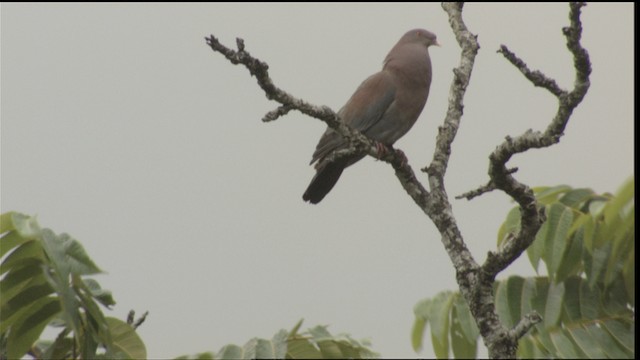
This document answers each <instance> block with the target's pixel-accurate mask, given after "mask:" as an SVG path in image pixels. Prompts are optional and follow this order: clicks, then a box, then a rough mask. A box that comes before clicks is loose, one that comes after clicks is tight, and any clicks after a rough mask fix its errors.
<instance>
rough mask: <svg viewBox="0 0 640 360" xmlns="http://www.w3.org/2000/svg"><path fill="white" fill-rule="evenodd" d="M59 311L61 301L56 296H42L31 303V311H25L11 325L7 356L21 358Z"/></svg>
mask: <svg viewBox="0 0 640 360" xmlns="http://www.w3.org/2000/svg"><path fill="white" fill-rule="evenodd" d="M59 312H60V303H59V302H58V301H57V300H56V299H54V298H50V297H45V298H41V299H39V300H38V301H36V302H35V303H33V304H31V306H29V311H26V312H24V313H23V316H22V317H21V318H20V319H17V320H16V321H14V323H13V326H12V327H11V331H10V332H9V337H8V339H7V358H9V359H19V358H21V357H22V356H23V355H24V354H25V353H26V352H27V351H28V350H29V348H30V347H31V345H33V343H35V341H36V340H37V339H38V337H40V334H41V333H42V331H43V330H44V328H45V326H47V324H48V323H49V322H50V321H51V319H53V318H54V317H55V316H56V314H58V313H59Z"/></svg>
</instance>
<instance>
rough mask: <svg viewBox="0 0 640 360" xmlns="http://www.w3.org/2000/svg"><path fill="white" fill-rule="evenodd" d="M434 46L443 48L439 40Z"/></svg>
mask: <svg viewBox="0 0 640 360" xmlns="http://www.w3.org/2000/svg"><path fill="white" fill-rule="evenodd" d="M433 45H435V46H437V47H442V44H440V43H439V42H438V40H436V43H435V44H433Z"/></svg>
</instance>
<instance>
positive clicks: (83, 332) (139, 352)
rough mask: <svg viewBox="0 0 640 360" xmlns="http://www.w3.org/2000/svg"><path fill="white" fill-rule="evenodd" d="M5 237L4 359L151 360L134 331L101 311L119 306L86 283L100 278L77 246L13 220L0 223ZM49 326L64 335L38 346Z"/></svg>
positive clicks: (1, 246) (0, 329)
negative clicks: (148, 359) (93, 277)
mask: <svg viewBox="0 0 640 360" xmlns="http://www.w3.org/2000/svg"><path fill="white" fill-rule="evenodd" d="M0 234H2V235H1V237H0V257H2V263H1V264H0V274H1V275H2V280H0V293H2V298H1V299H0V320H1V322H0V358H9V359H15V358H21V357H23V356H24V355H25V354H27V353H30V354H31V355H32V356H33V357H36V358H96V357H107V358H124V359H127V358H145V357H146V350H145V347H144V343H143V342H142V340H141V339H140V338H139V337H138V335H137V334H136V332H135V331H134V330H133V328H132V327H131V326H130V325H128V324H127V323H125V322H123V321H120V320H118V319H116V318H111V317H105V316H104V314H103V313H102V310H101V309H100V306H99V305H98V303H100V304H102V306H104V307H107V308H109V307H110V306H112V305H114V304H115V301H114V299H113V297H112V296H111V293H110V292H109V291H107V290H104V289H102V288H101V287H100V284H99V283H98V282H97V281H96V280H94V279H91V278H88V277H87V276H88V275H94V274H97V273H100V272H101V270H100V268H98V267H97V266H96V264H95V263H94V262H93V261H92V260H91V258H90V257H89V256H88V255H87V253H86V252H85V250H84V248H83V247H82V245H81V244H80V243H79V242H78V241H77V240H75V239H73V238H72V237H70V236H69V235H67V234H60V235H57V234H55V233H54V232H53V231H51V230H49V229H46V228H40V226H39V225H38V223H37V221H36V219H35V218H33V217H29V216H26V215H23V214H19V213H15V212H9V213H5V214H2V215H1V216H0ZM47 326H55V327H58V328H60V332H59V335H58V336H57V337H56V339H55V340H53V341H37V340H38V339H39V337H40V335H41V334H42V332H43V330H44V329H45V327H47ZM99 349H101V350H100V351H99Z"/></svg>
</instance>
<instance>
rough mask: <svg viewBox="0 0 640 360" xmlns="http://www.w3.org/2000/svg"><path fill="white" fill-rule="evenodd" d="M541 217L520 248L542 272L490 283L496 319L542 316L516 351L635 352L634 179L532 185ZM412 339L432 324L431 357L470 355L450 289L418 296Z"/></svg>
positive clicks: (470, 338) (461, 313)
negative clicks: (608, 188)
mask: <svg viewBox="0 0 640 360" xmlns="http://www.w3.org/2000/svg"><path fill="white" fill-rule="evenodd" d="M534 191H535V193H536V197H537V199H538V201H539V204H540V205H541V206H544V207H545V213H546V214H547V221H546V222H545V223H544V224H543V226H542V228H541V229H540V231H539V232H538V234H537V235H536V239H535V241H534V243H533V244H532V245H531V246H530V247H529V249H527V255H528V257H529V260H530V262H531V265H532V266H533V267H534V269H536V271H538V267H539V264H540V261H541V260H542V262H544V264H545V266H546V270H547V276H538V277H531V278H523V277H519V276H513V277H510V278H508V279H506V280H502V281H499V282H497V283H496V284H495V294H494V297H495V304H496V310H497V311H498V315H499V316H500V319H501V321H502V322H503V323H504V324H505V325H506V326H507V327H514V326H515V325H516V324H517V323H518V322H519V321H520V319H521V318H522V317H523V316H524V315H526V314H528V313H529V312H531V311H532V310H535V311H537V312H538V313H539V314H540V315H542V317H543V321H542V322H541V323H539V324H537V325H536V326H535V327H534V328H533V329H532V330H531V331H530V332H529V333H528V334H527V335H526V336H524V337H523V338H521V339H520V342H519V347H518V357H522V358H541V357H544V358H549V357H551V358H604V357H610V358H633V357H634V356H635V342H634V335H635V334H634V332H635V217H634V216H635V202H634V180H633V179H631V180H630V181H628V182H627V183H625V184H624V185H623V186H622V188H621V189H620V190H619V191H618V193H617V195H616V196H615V197H614V196H611V195H610V194H604V195H598V194H595V193H594V192H593V191H592V190H590V189H572V188H570V187H569V186H566V185H562V186H556V187H544V188H538V189H534ZM519 227H520V211H519V209H518V208H517V207H516V208H514V209H512V210H511V211H510V212H509V214H508V215H507V218H506V220H505V222H504V223H503V224H502V226H501V227H500V230H499V231H498V245H501V244H502V243H503V242H504V241H505V240H506V239H507V238H508V237H509V234H510V233H514V232H516V231H518V230H519ZM414 312H415V315H416V318H415V322H414V327H413V332H412V344H413V347H414V349H415V350H416V351H420V349H421V348H422V339H423V337H424V332H425V330H426V327H427V325H431V326H430V327H431V337H432V341H433V348H434V352H435V353H436V356H437V357H438V358H446V357H448V356H449V352H450V349H452V350H453V355H454V356H455V357H456V358H469V357H474V356H475V355H476V348H477V340H478V336H479V334H478V330H477V328H476V327H475V323H474V321H473V319H472V318H471V314H470V312H469V308H468V306H467V304H466V303H465V302H464V301H463V300H462V298H461V296H460V295H459V293H457V292H449V291H447V292H442V293H440V294H438V295H436V296H435V297H434V298H433V299H425V300H422V301H420V302H419V303H418V304H417V305H416V307H415V309H414Z"/></svg>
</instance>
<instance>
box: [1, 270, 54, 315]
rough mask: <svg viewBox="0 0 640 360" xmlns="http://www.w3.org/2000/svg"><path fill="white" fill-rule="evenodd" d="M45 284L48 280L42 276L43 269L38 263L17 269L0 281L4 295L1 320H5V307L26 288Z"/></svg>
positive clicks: (2, 297)
mask: <svg viewBox="0 0 640 360" xmlns="http://www.w3.org/2000/svg"><path fill="white" fill-rule="evenodd" d="M45 282H46V279H45V278H44V276H43V275H42V268H41V267H40V265H39V264H37V263H35V264H27V265H25V266H22V267H18V268H15V269H12V271H10V272H9V273H7V274H6V275H5V277H4V278H3V279H2V280H1V281H0V294H2V296H0V308H1V309H2V312H0V319H2V318H4V316H3V312H4V311H5V309H4V306H5V305H6V304H7V302H8V301H9V300H11V299H12V298H13V297H14V296H15V295H16V294H18V293H19V292H21V291H22V290H24V289H25V288H26V287H29V286H33V285H35V284H41V283H45Z"/></svg>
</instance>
